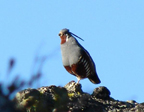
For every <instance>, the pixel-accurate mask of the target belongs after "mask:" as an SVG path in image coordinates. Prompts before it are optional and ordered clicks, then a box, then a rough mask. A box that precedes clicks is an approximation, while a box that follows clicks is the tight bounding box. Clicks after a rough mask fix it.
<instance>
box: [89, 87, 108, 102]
mask: <svg viewBox="0 0 144 112" xmlns="http://www.w3.org/2000/svg"><path fill="white" fill-rule="evenodd" d="M92 95H93V96H95V97H96V98H100V99H103V100H106V99H109V98H110V91H109V90H108V89H107V88H106V87H104V86H101V87H98V88H95V89H94V91H93V93H92Z"/></svg>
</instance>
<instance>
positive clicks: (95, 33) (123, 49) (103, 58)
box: [0, 0, 144, 102]
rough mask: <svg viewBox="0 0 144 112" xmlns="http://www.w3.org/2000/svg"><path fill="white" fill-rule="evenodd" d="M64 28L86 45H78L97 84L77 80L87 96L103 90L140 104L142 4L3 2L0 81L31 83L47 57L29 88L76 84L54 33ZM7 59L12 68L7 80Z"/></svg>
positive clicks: (143, 62) (143, 52) (143, 60)
mask: <svg viewBox="0 0 144 112" xmlns="http://www.w3.org/2000/svg"><path fill="white" fill-rule="evenodd" d="M63 28H68V29H70V31H71V32H73V33H75V34H76V35H78V36H79V37H81V38H83V39H84V40H85V41H81V40H78V41H79V42H80V43H81V44H82V45H83V46H84V47H85V48H86V49H87V50H88V51H89V53H90V54H91V56H92V58H93V60H94V62H95V64H96V69H97V73H98V75H99V78H100V79H101V84H99V85H95V84H92V83H91V82H90V81H89V80H88V79H84V80H81V81H80V83H81V84H82V89H83V90H84V91H85V92H88V93H92V91H93V89H94V88H96V87H98V86H106V87H107V88H108V89H109V90H110V91H111V97H113V98H115V99H117V100H122V101H126V100H132V99H133V100H136V101H137V102H144V97H143V93H144V89H143V88H144V1H143V0H137V1H135V0H126V1H125V0H111V1H107V0H95V1H92V0H91V1H83V0H79V1H78V0H69V1H68V0H61V1H56V0H53V1H50V0H49V1H48V0H42V1H39V0H31V1H30V0H25V1H24V0H23V1H16V0H13V1H10V0H7V1H5V0H1V1H0V51H1V52H0V57H1V58H0V81H1V82H4V83H5V84H10V82H11V81H12V80H13V79H14V77H16V75H18V74H19V75H20V80H25V81H29V80H30V77H31V75H32V74H34V73H35V72H36V70H37V68H38V67H39V63H35V61H34V60H35V58H36V57H39V59H41V58H42V57H45V56H46V57H47V59H46V61H45V62H44V63H43V66H42V74H43V75H42V77H41V78H40V79H39V81H37V82H36V84H35V85H33V88H37V87H41V86H49V85H52V84H54V85H57V86H64V85H65V84H67V83H68V82H69V81H71V80H75V81H77V79H76V77H74V76H72V75H70V74H69V73H68V72H67V71H66V70H65V69H64V67H63V65H62V60H61V52H60V38H59V37H58V33H59V31H60V30H61V29H63ZM11 58H14V59H15V60H16V64H15V67H14V69H13V71H12V72H11V75H9V76H6V74H7V68H8V61H9V59H11ZM25 88H27V87H25ZM22 89H24V88H22Z"/></svg>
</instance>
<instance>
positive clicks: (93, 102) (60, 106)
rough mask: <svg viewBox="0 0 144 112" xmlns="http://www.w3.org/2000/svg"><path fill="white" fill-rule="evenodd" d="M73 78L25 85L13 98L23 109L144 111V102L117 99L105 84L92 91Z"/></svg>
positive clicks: (42, 111) (47, 111) (34, 111)
mask: <svg viewBox="0 0 144 112" xmlns="http://www.w3.org/2000/svg"><path fill="white" fill-rule="evenodd" d="M81 87H82V86H81V84H77V83H76V82H74V81H71V82H69V83H68V84H66V85H65V86H64V87H60V86H54V85H52V86H48V87H41V88H38V89H26V90H23V91H20V92H18V93H17V95H16V96H15V98H14V100H13V102H14V103H15V104H16V107H17V109H18V110H19V111H20V112H27V111H29V112H135V111H137V112H143V111H144V104H143V103H141V104H139V103H137V102H135V101H127V102H124V101H118V100H115V99H114V98H112V97H110V91H109V90H108V89H107V88H106V87H104V86H102V87H98V88H95V89H94V91H93V93H92V95H90V94H88V93H85V92H83V91H82V89H81Z"/></svg>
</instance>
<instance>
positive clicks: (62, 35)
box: [58, 28, 83, 44]
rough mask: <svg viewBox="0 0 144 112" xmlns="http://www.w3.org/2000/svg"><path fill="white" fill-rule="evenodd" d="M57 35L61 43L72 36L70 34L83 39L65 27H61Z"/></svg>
mask: <svg viewBox="0 0 144 112" xmlns="http://www.w3.org/2000/svg"><path fill="white" fill-rule="evenodd" d="M58 35H59V36H60V38H61V44H64V43H65V42H67V41H68V40H69V38H70V37H72V36H75V37H77V38H79V39H81V40H83V39H82V38H80V37H78V36H77V35H75V34H73V33H72V32H70V31H69V29H66V28H65V29H62V30H61V31H60V33H59V34H58Z"/></svg>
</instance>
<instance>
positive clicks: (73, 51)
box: [61, 44, 81, 66]
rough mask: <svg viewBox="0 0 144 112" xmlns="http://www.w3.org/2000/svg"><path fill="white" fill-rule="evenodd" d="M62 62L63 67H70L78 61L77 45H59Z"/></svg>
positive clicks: (79, 54) (79, 50)
mask: <svg viewBox="0 0 144 112" xmlns="http://www.w3.org/2000/svg"><path fill="white" fill-rule="evenodd" d="M61 53H62V62H63V65H64V66H71V65H73V64H76V63H77V62H78V61H79V58H80V56H81V49H80V47H79V46H78V45H73V44H71V45H67V44H62V45H61Z"/></svg>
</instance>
